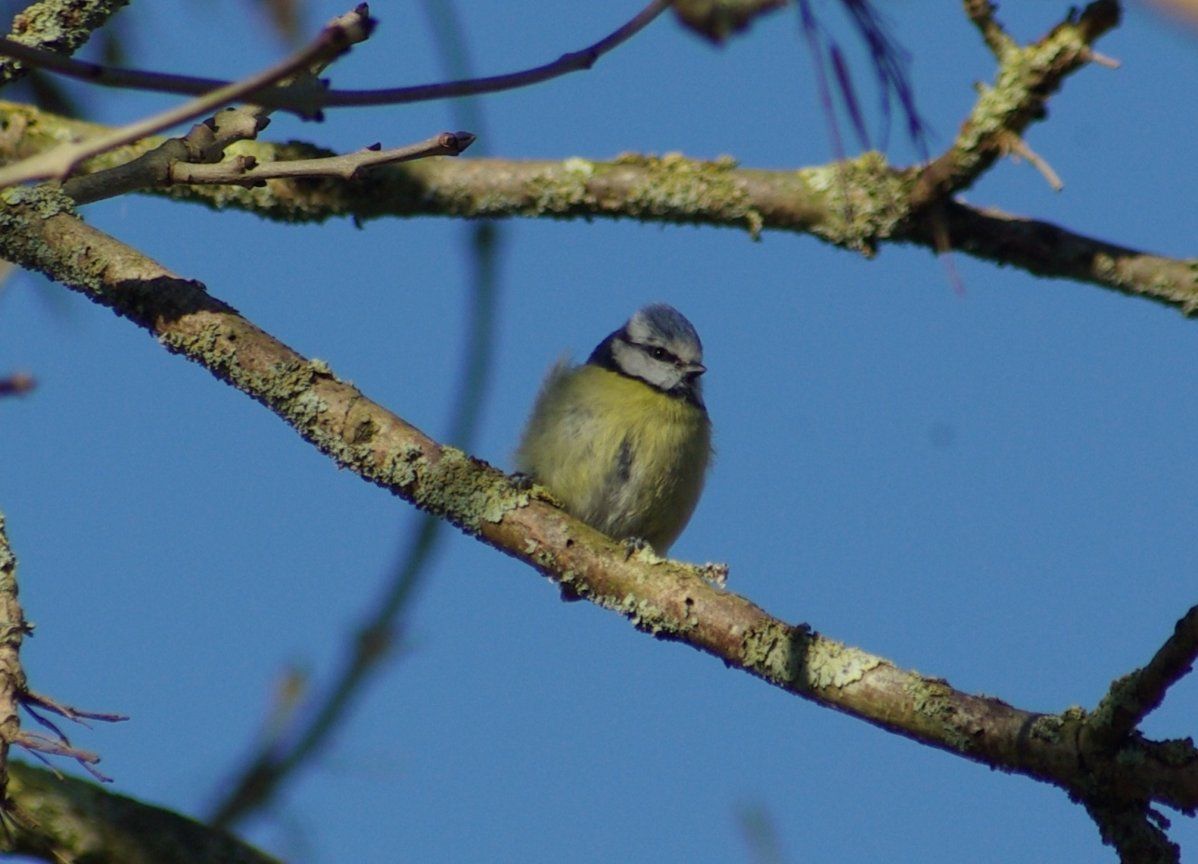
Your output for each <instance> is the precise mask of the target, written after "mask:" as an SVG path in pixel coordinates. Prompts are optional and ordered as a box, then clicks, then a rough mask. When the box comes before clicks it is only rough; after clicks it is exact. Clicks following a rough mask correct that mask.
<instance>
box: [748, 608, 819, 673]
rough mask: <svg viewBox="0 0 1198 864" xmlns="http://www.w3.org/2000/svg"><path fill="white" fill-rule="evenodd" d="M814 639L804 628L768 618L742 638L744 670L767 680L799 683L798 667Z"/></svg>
mask: <svg viewBox="0 0 1198 864" xmlns="http://www.w3.org/2000/svg"><path fill="white" fill-rule="evenodd" d="M816 641H818V640H814V639H812V638H811V635H810V633H809V632H808V631H807V630H805V629H803V628H800V627H791V626H790V625H788V624H783V623H781V622H780V621H767V622H766V623H765V624H763V625H762V626H760V627H755V628H752V629H750V630H748V631H747V632H746V633H745V635H744V636H743V637H742V639H741V657H742V660H743V663H744V666H745V668H746V669H748V670H750V671H753V672H756V673H757V674H759V675H761V676H762V677H764V678H766V679H767V680H769V681H773V682H775V683H779V684H784V685H786V686H789V687H794V686H797V685H798V684H799V683H800V680H801V676H800V674H799V673H800V670H802V669H803V668H804V666H805V664H806V660H807V653H808V650H809V649H810V648H811V646H812V644H813V643H814V642H816Z"/></svg>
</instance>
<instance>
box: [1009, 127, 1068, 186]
mask: <svg viewBox="0 0 1198 864" xmlns="http://www.w3.org/2000/svg"><path fill="white" fill-rule="evenodd" d="M999 141H1000V145H1001V147H1002V148H1003V150H1004V152H1006V153H1007V154H1009V155H1010V156H1011V157H1012V158H1013V159H1015V158H1016V157H1018V158H1023V159H1026V160H1027V161H1028V164H1029V165H1031V166H1032V167H1033V168H1035V169H1036V170H1037V171H1039V172H1040V176H1041V177H1043V178H1044V179H1045V181H1047V183H1048V185H1049V186H1050V187H1051V188H1052V191H1053V192H1060V191H1061V190H1062V189H1064V188H1065V184H1064V183H1062V182H1061V178H1060V176H1059V175H1058V174H1057V172H1056V171H1053V170H1052V166H1051V165H1049V164H1048V162H1047V161H1045V160H1044V159H1043V158H1041V156H1040V154H1038V153H1037V152H1036V151H1035V150H1033V149H1032V148H1031V147H1029V146H1028V145H1027V142H1026V141H1024V140H1023V138H1021V137H1020V136H1019V135H1016V134H1015V133H1014V132H1008V133H1007V134H1005V135H1000V136H999ZM1016 161H1018V159H1016Z"/></svg>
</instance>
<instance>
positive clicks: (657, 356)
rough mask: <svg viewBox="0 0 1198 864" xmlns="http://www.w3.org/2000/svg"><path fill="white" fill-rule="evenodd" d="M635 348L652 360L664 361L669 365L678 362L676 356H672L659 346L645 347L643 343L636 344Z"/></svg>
mask: <svg viewBox="0 0 1198 864" xmlns="http://www.w3.org/2000/svg"><path fill="white" fill-rule="evenodd" d="M637 347H638V348H640V349H641V350H642V351H644V352H645V353H646V354H648V355H649V356H650V357H652V358H653V359H654V360H666V361H669V362H670V363H677V362H678V356H677V355H676V354H673V353H671V352H670V351H668V350H667V349H665V348H662V347H661V346H660V345H645V344H644V343H637Z"/></svg>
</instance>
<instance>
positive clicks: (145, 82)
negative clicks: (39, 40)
mask: <svg viewBox="0 0 1198 864" xmlns="http://www.w3.org/2000/svg"><path fill="white" fill-rule="evenodd" d="M365 5H366V4H362V5H361V7H359V8H361V9H365ZM669 6H670V0H651V2H650V3H649V4H648V5H647V6H645V8H644V9H642V10H641V11H640V12H638V13H637V14H636V15H635V16H634V17H633V18H632V19H631V20H629V21H627V22H626V23H624V24H622V25H621V26H620V27H618V28H616V29H615V30H614V31H612V32H611V33H609V34H608V35H607V36H605V37H603V38H602V39H600V40H599V41H598V42H595V43H593V44H591V45H588V46H587V47H585V48H583V49H581V50H579V51H570V52H568V53H566V54H563V55H562V56H561V57H559V58H558V59H556V60H554V61H552V62H549V63H544V64H542V65H540V66H534V67H531V68H529V69H523V70H521V71H519V72H510V73H508V74H505V75H492V76H489V77H486V78H471V79H466V80H462V81H447V82H443V83H437V84H422V85H418V86H415V87H387V88H382V89H377V90H326V89H314V88H311V87H296V86H294V85H285V86H280V87H266V89H259V90H258V91H257V92H255V93H254V101H255V102H257V103H258V104H260V105H264V106H267V107H269V108H274V109H279V110H284V111H292V112H294V113H297V114H299V115H300V116H302V117H313V116H316V115H318V114H319V112H320V111H321V110H323V109H326V108H351V107H358V108H361V107H366V106H372V105H373V106H378V105H405V104H408V103H410V102H427V101H429V100H433V99H450V98H453V97H457V96H470V95H475V94H480V93H498V92H500V91H502V90H514V89H516V88H519V87H528V86H530V85H532V84H540V83H541V82H542V81H549V80H550V79H553V78H559V77H561V76H562V75H566V74H569V73H570V72H580V71H583V70H586V69H590V68H591V67H592V66H594V65H595V63H596V62H597V61H598V60H599V58H600V57H602V56H603V55H604V54H606V53H608V52H609V51H611V50H612V49H614V48H617V47H618V46H620V45H621V44H623V43H624V42H626V41H628V40H629V39H631V38H632V37H633V36H635V35H636V34H637V33H639V32H640V31H641V30H643V29H644V28H645V27H647V26H648V25H649V24H650V23H651V22H652V21H653V19H655V18H657V17H658V16H659V15H661V13H662V12H664V11H665V10H666V9H668V8H669ZM4 54H7V55H9V56H11V57H16V58H19V59H21V60H23V61H24V62H26V63H29V64H30V65H35V66H38V67H40V68H43V69H47V70H50V71H53V72H58V73H60V74H62V75H67V76H69V77H71V78H79V79H81V80H84V81H89V82H91V83H93V84H101V85H104V86H108V87H118V88H121V89H126V90H151V91H156V92H160V93H178V94H185V95H195V94H206V93H208V92H210V91H214V90H218V89H225V88H229V87H233V86H235V85H234V84H233V83H231V82H229V81H222V80H219V79H214V78H195V77H191V76H187V75H168V74H164V73H161V72H148V71H142V70H136V69H116V68H113V67H110V66H100V65H98V64H95V63H85V62H82V61H79V60H71V59H68V58H63V57H60V56H59V55H56V54H53V53H52V52H47V51H39V50H37V49H34V48H29V47H27V46H24V45H21V44H20V43H15V42H13V41H12V40H9V39H0V55H4ZM277 80H278V79H277V78H276V79H275V81H277ZM275 81H271V82H267V83H275ZM231 98H237V97H231ZM226 101H227V100H226ZM203 113H205V112H204V111H199V112H196V113H195V114H192V115H191V116H193V117H196V116H199V115H200V114H203ZM177 122H182V121H177ZM146 134H149V133H146Z"/></svg>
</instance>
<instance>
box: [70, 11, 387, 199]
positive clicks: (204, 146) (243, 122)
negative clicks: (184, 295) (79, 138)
mask: <svg viewBox="0 0 1198 864" xmlns="http://www.w3.org/2000/svg"><path fill="white" fill-rule="evenodd" d="M365 14H366V12H365V8H364V7H361V6H359V7H358V8H356V9H355V10H354V11H352V12H349V13H347V14H346V15H343V16H342V17H341V18H339V19H337V21H338V22H340V23H341V24H342V25H343V30H344V33H345V37H346V39H347V40H348V42H349V43H350V44H351V45H352V44H357V43H358V42H361V41H364V40H365V39H366V38H368V37H369V35H370V27H369V26H367V23H368V19H366V20H363V16H365ZM335 23H336V22H335ZM335 59H336V57H335V56H333V55H331V54H330V55H325V56H317V57H314V58H313V59H312V61H311V62H310V63H309V64H308V65H307V66H306V67H304V68H303V69H301V70H298V71H297V72H296V73H295V74H294V75H289V76H287V77H286V78H284V79H281V80H282V81H283V82H284V83H289V82H292V81H294V80H297V79H302V80H306V81H308V82H311V80H312V79H313V78H314V77H315V76H316V75H319V74H320V73H321V72H322V71H324V69H325V68H327V67H328V65H329V64H330V63H331V62H332V61H333V60H335ZM273 110H274V109H272V108H267V107H265V106H262V105H254V104H247V105H240V106H237V107H235V108H227V109H225V110H223V111H218V112H217V113H216V114H214V115H213V116H211V117H209V118H208V119H206V120H204V121H203V122H201V123H197V124H196V125H195V126H193V127H192V128H191V129H190V130H189V131H188V133H187V134H186V135H183V136H180V137H178V138H168V139H167V140H165V141H163V142H162V143H160V144H158V145H157V146H156V147H154V148H153V149H152V150H149V151H147V152H145V153H142V154H141V155H140V156H138V157H136V158H134V159H131V160H130V161H128V162H124V163H121V164H118V165H116V166H114V167H112V168H109V169H106V170H104V171H97V172H94V173H92V174H84V175H82V176H77V177H73V178H71V179H70V180H68V181H67V182H66V183H64V184H63V191H64V192H65V193H66V194H67V195H69V196H71V198H73V199H74V200H75V202H76V203H77V204H88V203H91V202H93V201H99V200H100V199H102V198H112V197H114V196H117V195H123V194H125V193H127V192H133V191H135V190H137V189H144V188H147V187H149V186H159V185H162V186H167V185H170V184H171V182H172V180H171V174H172V172H173V170H174V168H175V166H176V165H179V164H188V163H195V164H210V163H216V162H220V161H221V159H222V158H223V156H224V152H225V148H226V147H228V146H229V145H230V144H232V143H234V142H235V141H245V140H248V139H251V138H254V137H256V136H257V134H258V133H259V132H260V131H262V130H263V129H265V128H266V126H267V125H268V124H269V123H270V115H271V113H272V111H273ZM248 158H249V157H244V156H242V157H238V159H237V160H236V161H237V162H238V163H240V164H243V165H249V163H247V162H246V160H247V159H248ZM250 167H252V166H250ZM251 185H256V184H251Z"/></svg>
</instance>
